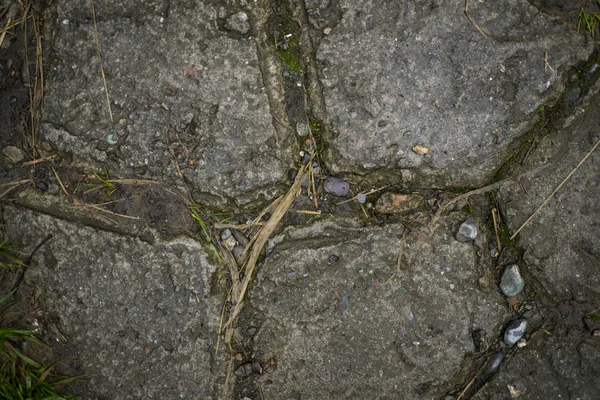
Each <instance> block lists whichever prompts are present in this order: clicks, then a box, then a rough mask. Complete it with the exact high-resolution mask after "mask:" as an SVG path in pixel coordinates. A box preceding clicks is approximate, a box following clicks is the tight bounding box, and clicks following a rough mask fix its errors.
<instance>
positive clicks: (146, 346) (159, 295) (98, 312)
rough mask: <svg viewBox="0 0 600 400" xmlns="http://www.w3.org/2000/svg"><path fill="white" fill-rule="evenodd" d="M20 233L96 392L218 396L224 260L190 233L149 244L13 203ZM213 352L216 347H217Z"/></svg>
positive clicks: (12, 221)
mask: <svg viewBox="0 0 600 400" xmlns="http://www.w3.org/2000/svg"><path fill="white" fill-rule="evenodd" d="M5 218H6V219H5V221H6V224H7V225H8V226H10V227H11V230H10V236H9V238H10V240H11V242H13V243H23V244H25V245H27V247H26V249H27V250H28V251H31V250H32V249H33V247H35V246H36V245H37V244H38V243H39V242H41V241H42V239H44V238H45V237H46V235H49V234H51V235H53V237H52V239H51V240H50V241H48V242H47V243H46V244H45V245H44V246H43V247H42V248H41V249H40V250H39V252H38V253H37V255H36V258H35V261H34V265H33V266H32V268H33V269H30V270H29V271H28V278H26V279H33V278H35V277H36V276H39V277H40V278H41V279H42V281H43V283H44V287H45V297H46V301H47V303H48V307H49V310H50V312H51V315H52V318H53V319H55V320H57V321H58V324H59V326H60V330H61V332H62V334H63V335H65V336H66V338H67V339H68V340H69V342H68V343H69V345H70V346H72V347H71V348H72V349H75V350H76V352H77V353H78V357H77V358H78V359H80V360H81V362H82V364H83V372H84V374H85V376H86V379H87V385H88V388H89V392H88V393H87V394H86V397H85V398H88V399H142V398H143V399H149V398H161V399H175V398H186V399H200V398H202V399H211V398H216V397H214V394H213V386H212V385H213V379H214V377H213V376H211V374H210V373H209V371H211V370H213V371H216V370H214V369H213V368H212V366H211V361H212V360H211V353H212V350H211V349H213V350H214V342H215V340H216V335H217V328H218V324H219V308H218V306H216V304H214V303H213V300H214V298H211V296H210V290H211V287H210V285H211V277H212V275H213V273H214V272H215V270H216V266H215V265H214V264H212V263H211V262H209V261H208V260H207V256H206V253H205V252H204V250H203V249H202V247H201V246H200V245H199V244H198V243H197V242H195V241H193V240H190V239H184V238H181V239H175V240H172V241H168V242H162V243H157V244H155V245H150V244H148V243H145V242H142V241H140V240H139V239H134V238H131V237H125V236H119V235H115V234H112V233H107V232H102V231H98V230H94V229H92V228H87V227H81V226H77V225H75V224H72V223H69V222H65V221H62V220H58V219H55V218H52V217H50V216H47V215H42V214H37V213H34V212H30V211H24V210H22V209H16V208H12V207H9V208H7V209H6V210H5ZM213 354H214V353H213Z"/></svg>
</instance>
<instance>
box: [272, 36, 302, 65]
mask: <svg viewBox="0 0 600 400" xmlns="http://www.w3.org/2000/svg"><path fill="white" fill-rule="evenodd" d="M277 51H278V53H279V57H280V58H281V62H282V63H283V64H284V65H285V66H286V67H287V68H288V69H289V70H290V71H293V72H298V71H299V70H300V57H299V54H298V53H299V52H298V50H297V48H296V46H295V44H294V43H293V42H292V43H290V44H288V47H287V49H284V48H283V47H282V46H279V47H277Z"/></svg>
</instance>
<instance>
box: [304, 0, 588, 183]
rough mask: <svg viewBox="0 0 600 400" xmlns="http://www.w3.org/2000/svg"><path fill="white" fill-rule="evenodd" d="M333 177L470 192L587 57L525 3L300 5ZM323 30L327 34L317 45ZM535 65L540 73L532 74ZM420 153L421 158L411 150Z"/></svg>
mask: <svg viewBox="0 0 600 400" xmlns="http://www.w3.org/2000/svg"><path fill="white" fill-rule="evenodd" d="M308 13H309V15H311V16H312V21H313V23H314V25H315V27H316V28H317V29H318V32H319V33H318V34H316V38H317V41H318V44H317V59H318V61H319V63H320V66H321V68H320V76H321V79H322V83H323V88H324V89H323V95H324V98H325V102H326V106H327V111H328V113H329V118H330V119H331V128H332V132H331V137H330V141H329V144H330V153H329V162H330V165H331V167H332V169H333V170H334V171H338V172H344V171H345V172H354V173H359V174H366V173H369V172H372V173H374V174H373V175H372V176H374V177H378V178H379V179H384V180H385V181H389V180H390V179H394V178H393V177H395V178H396V181H398V182H401V181H402V180H401V178H402V174H401V172H402V170H405V171H410V172H412V175H413V179H412V184H413V185H415V186H419V187H424V186H425V187H426V186H430V187H431V186H434V187H448V186H481V185H482V184H484V183H485V182H487V181H488V180H489V179H491V178H492V176H493V175H494V173H495V171H496V170H497V169H498V168H499V167H500V166H501V165H502V164H503V163H504V161H505V160H506V158H507V155H508V154H509V153H510V151H511V150H510V146H511V144H512V143H513V142H514V141H515V139H516V138H518V137H520V136H521V135H523V134H524V133H525V132H527V131H528V130H529V129H530V128H531V127H532V125H533V123H534V122H535V120H536V113H537V110H538V107H539V106H540V105H543V104H545V103H552V102H553V101H554V100H556V98H557V95H559V94H560V93H561V92H562V91H563V90H564V87H565V85H564V82H565V80H566V74H565V73H564V72H565V71H567V70H569V69H570V68H571V65H572V64H575V63H577V62H579V61H581V60H585V59H586V58H587V57H588V56H589V54H590V53H591V51H592V49H593V46H592V45H586V41H585V38H583V37H582V36H580V35H577V34H575V33H574V32H572V31H571V30H570V29H569V28H568V27H567V26H566V25H565V24H564V23H562V22H561V20H559V19H556V18H550V17H549V16H547V15H545V14H542V13H540V12H539V11H538V9H536V8H535V7H533V6H531V5H530V4H529V3H528V2H527V1H526V0H510V1H508V2H502V3H499V2H479V1H471V2H470V7H469V13H470V16H471V17H472V18H473V19H474V20H475V21H476V23H477V24H478V25H479V27H480V29H481V30H484V31H485V32H487V33H486V34H485V35H484V34H483V33H480V32H479V31H478V28H477V27H476V26H475V25H474V24H473V23H471V22H470V21H469V19H467V17H466V16H465V13H464V2H463V3H460V4H458V3H456V2H444V1H429V0H427V1H416V2H415V1H411V2H408V1H407V2H382V3H374V2H364V1H359V0H341V1H339V2H318V1H314V2H309V6H308ZM326 28H331V29H330V30H329V31H326V32H327V33H328V34H322V33H321V32H323V31H324V30H325V29H326ZM545 55H547V58H548V63H549V64H550V67H551V69H550V68H549V67H545V66H544V57H545ZM417 145H421V146H425V147H426V148H427V149H428V152H427V154H424V155H419V154H417V153H416V152H415V151H414V150H413V148H414V147H415V146H417Z"/></svg>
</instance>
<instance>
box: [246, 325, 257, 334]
mask: <svg viewBox="0 0 600 400" xmlns="http://www.w3.org/2000/svg"><path fill="white" fill-rule="evenodd" d="M247 332H248V335H250V336H254V335H256V332H258V329H257V328H255V327H253V326H251V327H250V328H248V330H247Z"/></svg>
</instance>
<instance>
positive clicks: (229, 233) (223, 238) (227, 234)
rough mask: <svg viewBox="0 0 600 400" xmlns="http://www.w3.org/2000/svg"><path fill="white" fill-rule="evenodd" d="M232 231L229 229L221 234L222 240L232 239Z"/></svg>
mask: <svg viewBox="0 0 600 400" xmlns="http://www.w3.org/2000/svg"><path fill="white" fill-rule="evenodd" d="M231 235H232V233H231V229H229V228H227V229H225V230H223V231H222V232H221V240H227V238H229V237H231Z"/></svg>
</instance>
